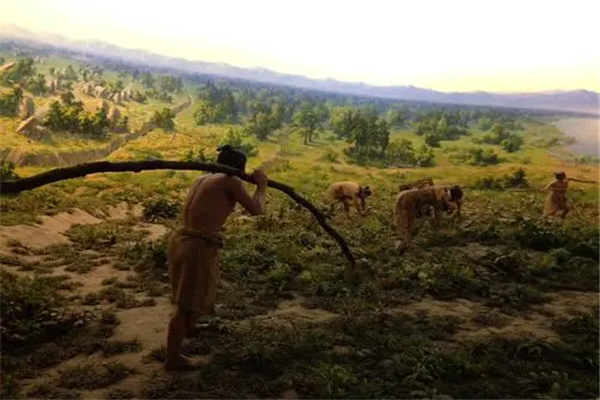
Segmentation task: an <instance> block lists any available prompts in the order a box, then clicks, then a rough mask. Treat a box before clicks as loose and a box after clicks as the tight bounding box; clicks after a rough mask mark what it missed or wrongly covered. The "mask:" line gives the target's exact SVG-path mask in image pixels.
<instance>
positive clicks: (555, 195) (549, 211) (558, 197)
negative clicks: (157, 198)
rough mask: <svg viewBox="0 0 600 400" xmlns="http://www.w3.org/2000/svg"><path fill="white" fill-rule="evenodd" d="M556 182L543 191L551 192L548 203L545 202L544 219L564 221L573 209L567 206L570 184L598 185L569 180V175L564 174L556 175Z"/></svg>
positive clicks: (582, 180)
mask: <svg viewBox="0 0 600 400" xmlns="http://www.w3.org/2000/svg"><path fill="white" fill-rule="evenodd" d="M554 176H555V177H556V180H554V181H552V182H550V183H549V184H548V185H546V187H545V188H543V189H542V190H543V191H550V194H548V197H546V201H545V202H544V217H549V216H553V215H556V216H559V217H560V218H561V219H564V218H565V217H566V216H567V214H568V213H569V211H570V210H571V207H569V205H568V204H567V189H568V187H569V182H571V181H573V182H582V183H596V182H594V181H588V180H584V179H575V178H567V174H565V173H564V172H557V173H556V174H554Z"/></svg>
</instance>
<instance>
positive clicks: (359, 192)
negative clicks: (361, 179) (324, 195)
mask: <svg viewBox="0 0 600 400" xmlns="http://www.w3.org/2000/svg"><path fill="white" fill-rule="evenodd" d="M327 192H328V194H329V196H330V197H331V199H332V200H333V201H334V202H335V203H334V204H332V206H331V208H332V211H334V209H335V206H336V204H337V203H342V204H343V206H344V211H345V212H346V215H349V213H350V204H349V203H348V202H349V201H352V204H353V205H354V208H355V209H356V211H357V212H358V213H359V214H360V215H364V214H365V213H366V212H367V211H368V210H367V209H366V204H365V199H366V198H367V197H369V196H370V195H371V189H370V188H369V187H368V186H365V187H361V186H360V185H359V184H358V183H356V182H336V183H333V184H331V186H329V189H328V190H327ZM359 201H360V204H359Z"/></svg>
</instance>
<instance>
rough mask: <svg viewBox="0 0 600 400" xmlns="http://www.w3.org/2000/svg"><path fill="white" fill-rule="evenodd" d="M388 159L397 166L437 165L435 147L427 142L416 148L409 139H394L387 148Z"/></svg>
mask: <svg viewBox="0 0 600 400" xmlns="http://www.w3.org/2000/svg"><path fill="white" fill-rule="evenodd" d="M387 161H388V162H389V163H390V164H392V165H396V166H400V165H417V166H419V167H431V166H433V165H435V156H434V154H433V149H432V148H431V147H429V146H427V145H425V144H423V145H421V146H420V147H419V148H417V149H415V148H414V146H413V143H412V142H411V141H410V140H408V139H400V140H394V141H392V142H391V143H390V144H389V146H388V149H387Z"/></svg>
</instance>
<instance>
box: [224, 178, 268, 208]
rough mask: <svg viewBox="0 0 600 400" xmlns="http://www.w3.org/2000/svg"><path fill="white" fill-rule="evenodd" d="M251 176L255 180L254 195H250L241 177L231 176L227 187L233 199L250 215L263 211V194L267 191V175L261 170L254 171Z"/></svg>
mask: <svg viewBox="0 0 600 400" xmlns="http://www.w3.org/2000/svg"><path fill="white" fill-rule="evenodd" d="M252 177H253V178H254V179H255V180H256V191H255V192H254V196H253V197H250V195H249V194H248V192H247V191H246V189H245V188H244V185H243V184H242V181H241V179H238V178H233V179H232V180H231V184H230V187H229V191H230V193H231V194H232V195H233V197H234V199H235V200H236V201H237V202H238V203H240V204H241V205H242V207H244V209H246V211H248V212H249V213H250V215H260V214H264V213H265V194H266V191H267V176H266V175H265V174H264V173H262V172H261V171H255V172H254V173H253V174H252Z"/></svg>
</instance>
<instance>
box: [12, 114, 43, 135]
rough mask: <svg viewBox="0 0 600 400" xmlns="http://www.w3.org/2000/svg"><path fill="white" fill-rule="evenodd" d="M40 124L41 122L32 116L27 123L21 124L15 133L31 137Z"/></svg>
mask: <svg viewBox="0 0 600 400" xmlns="http://www.w3.org/2000/svg"><path fill="white" fill-rule="evenodd" d="M39 123H40V121H39V120H38V119H37V118H36V117H34V116H31V117H29V118H27V119H26V120H25V121H23V122H21V123H20V124H19V126H18V127H17V129H16V131H15V132H17V133H21V134H23V135H26V136H29V135H31V134H32V133H34V131H35V128H36V127H37V126H38V124H39Z"/></svg>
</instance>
